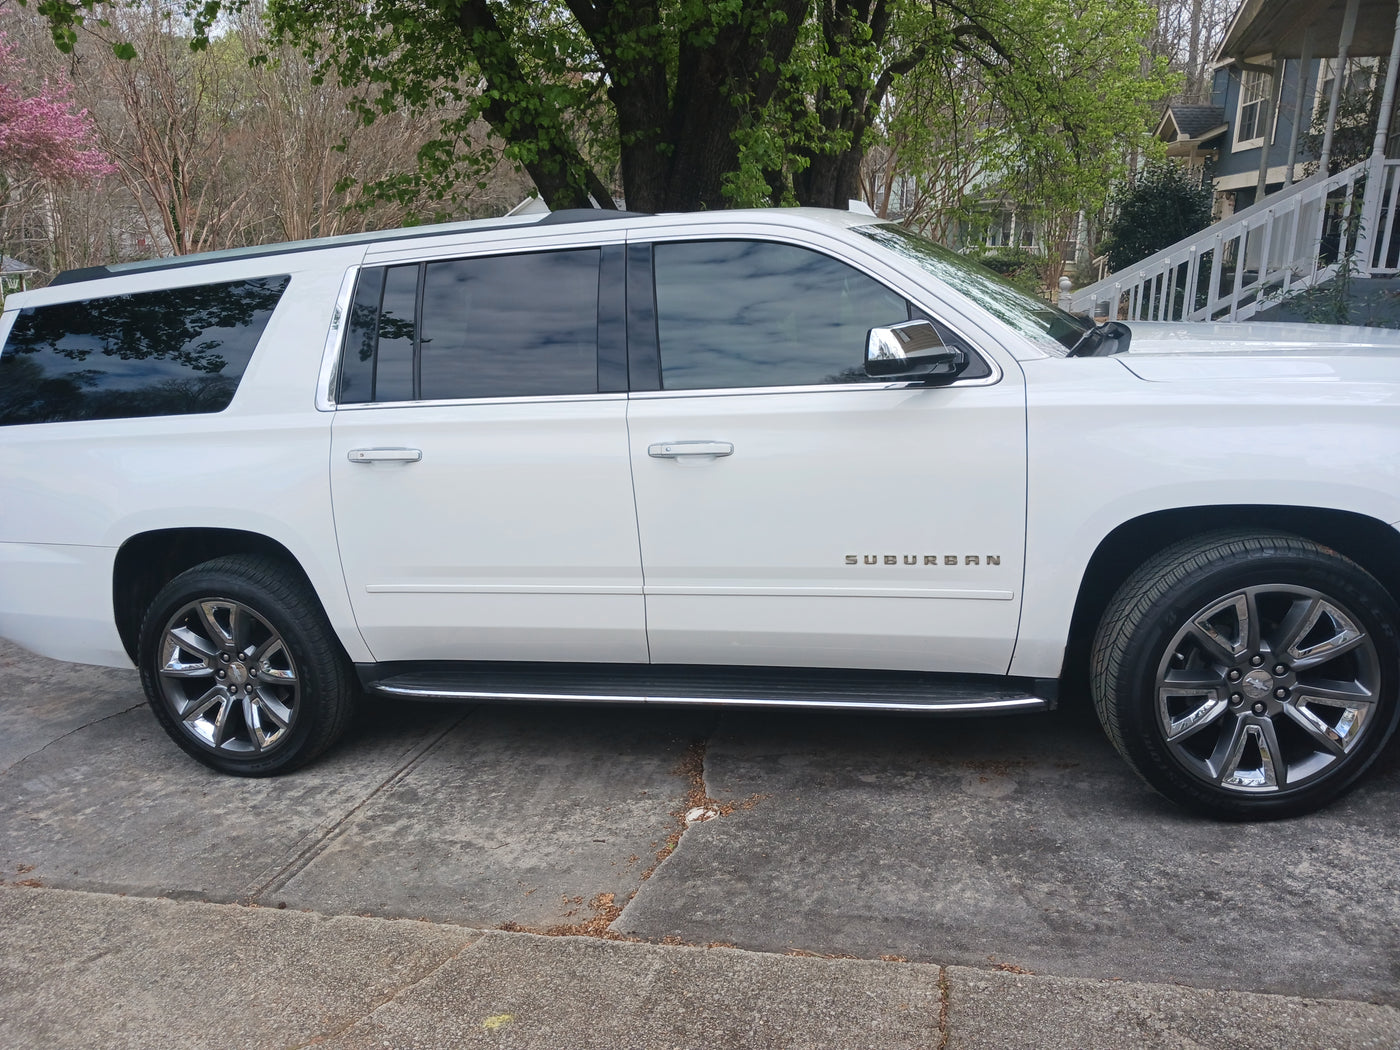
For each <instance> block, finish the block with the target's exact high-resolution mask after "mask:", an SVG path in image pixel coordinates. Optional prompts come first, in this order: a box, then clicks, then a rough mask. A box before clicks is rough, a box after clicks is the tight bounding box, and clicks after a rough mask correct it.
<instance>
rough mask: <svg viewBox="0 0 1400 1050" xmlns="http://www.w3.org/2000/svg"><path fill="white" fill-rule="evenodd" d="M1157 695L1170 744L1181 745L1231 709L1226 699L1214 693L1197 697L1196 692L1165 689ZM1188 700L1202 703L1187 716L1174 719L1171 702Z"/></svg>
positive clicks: (1206, 693)
mask: <svg viewBox="0 0 1400 1050" xmlns="http://www.w3.org/2000/svg"><path fill="white" fill-rule="evenodd" d="M1157 695H1158V701H1157V702H1158V705H1159V710H1160V711H1161V714H1162V723H1163V725H1165V726H1166V730H1167V741H1168V742H1169V743H1179V742H1181V741H1182V740H1185V739H1186V738H1187V737H1189V736H1192V735H1193V734H1195V733H1199V732H1200V731H1201V730H1202V729H1204V728H1206V726H1208V725H1210V724H1212V723H1213V722H1215V721H1216V720H1217V719H1219V718H1220V716H1221V715H1223V714H1224V713H1225V712H1226V711H1227V710H1228V709H1229V704H1228V703H1227V702H1226V701H1225V699H1224V698H1223V697H1221V696H1220V695H1219V694H1217V693H1214V692H1207V691H1201V692H1200V693H1199V695H1197V694H1196V693H1195V692H1194V691H1184V690H1180V689H1168V688H1163V689H1161V690H1160V691H1159V692H1158V694H1157ZM1187 698H1190V699H1193V700H1194V699H1199V701H1200V703H1199V704H1197V705H1196V706H1195V707H1193V708H1192V709H1191V710H1190V711H1188V712H1186V714H1184V715H1179V716H1177V717H1172V715H1171V709H1170V703H1169V702H1170V701H1171V700H1181V699H1187Z"/></svg>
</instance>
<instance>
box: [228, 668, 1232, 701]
mask: <svg viewBox="0 0 1400 1050" xmlns="http://www.w3.org/2000/svg"><path fill="white" fill-rule="evenodd" d="M228 680H229V684H230V685H242V684H243V683H244V682H246V681H248V668H246V667H244V666H243V665H242V664H229V667H228ZM1253 695H1254V694H1253V693H1251V694H1250V696H1253Z"/></svg>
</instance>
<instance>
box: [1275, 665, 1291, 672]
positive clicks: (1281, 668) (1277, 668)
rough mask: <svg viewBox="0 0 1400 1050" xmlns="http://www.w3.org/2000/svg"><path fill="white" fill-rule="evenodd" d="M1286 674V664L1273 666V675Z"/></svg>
mask: <svg viewBox="0 0 1400 1050" xmlns="http://www.w3.org/2000/svg"><path fill="white" fill-rule="evenodd" d="M1287 673H1288V666H1287V665H1286V664H1274V674H1287Z"/></svg>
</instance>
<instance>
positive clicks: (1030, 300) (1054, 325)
mask: <svg viewBox="0 0 1400 1050" xmlns="http://www.w3.org/2000/svg"><path fill="white" fill-rule="evenodd" d="M856 232H857V233H860V234H862V235H864V236H866V237H869V238H870V239H871V240H872V241H876V242H878V243H880V244H883V245H884V246H885V247H886V248H889V249H890V250H892V251H895V252H898V253H899V254H900V255H902V256H903V257H904V258H906V259H908V260H909V261H910V262H912V263H915V264H917V265H918V267H919V268H920V269H922V270H924V271H925V272H926V273H931V274H932V275H933V276H935V277H937V278H938V279H939V280H940V281H942V282H943V283H944V284H946V285H948V286H949V287H950V288H953V289H954V290H956V291H959V292H961V293H962V294H963V295H965V296H967V297H968V298H969V299H971V300H972V301H973V302H974V303H976V304H977V305H978V306H980V307H982V309H984V310H986V311H987V312H988V313H989V314H991V315H992V316H993V317H995V318H997V320H999V321H1004V322H1006V323H1007V324H1008V325H1010V326H1011V327H1012V328H1014V329H1015V330H1016V331H1017V332H1019V333H1020V334H1021V335H1023V336H1025V337H1026V338H1027V339H1029V340H1031V342H1033V343H1035V344H1036V345H1037V346H1039V347H1040V348H1041V349H1043V350H1048V351H1050V352H1051V353H1054V354H1063V353H1065V352H1066V351H1067V350H1070V349H1072V348H1073V347H1074V345H1075V344H1076V343H1078V342H1079V338H1080V336H1082V335H1083V334H1084V333H1085V332H1087V331H1088V330H1089V329H1091V328H1093V327H1094V326H1093V324H1091V323H1090V322H1089V321H1087V320H1085V319H1084V318H1080V317H1075V316H1074V315H1073V314H1067V313H1065V311H1063V310H1061V309H1060V308H1059V307H1057V306H1053V305H1051V304H1050V303H1048V302H1046V301H1045V300H1044V299H1038V298H1036V297H1035V296H1033V295H1028V294H1026V293H1025V292H1023V291H1021V290H1020V289H1019V288H1017V287H1016V286H1015V285H1013V284H1011V283H1009V282H1008V281H1005V280H1003V279H1002V278H1001V277H998V276H997V275H996V274H994V273H993V272H992V271H991V270H989V269H987V268H986V267H985V266H983V265H981V264H980V263H976V262H973V261H972V260H971V259H965V258H963V257H962V256H961V255H959V254H957V252H953V251H949V250H948V249H947V248H944V247H943V246H942V245H939V244H934V243H933V242H932V241H930V240H928V239H927V238H925V237H920V236H919V235H918V234H917V233H912V232H910V231H909V230H906V229H905V228H904V227H902V226H896V225H894V223H882V224H881V225H879V226H858V227H856Z"/></svg>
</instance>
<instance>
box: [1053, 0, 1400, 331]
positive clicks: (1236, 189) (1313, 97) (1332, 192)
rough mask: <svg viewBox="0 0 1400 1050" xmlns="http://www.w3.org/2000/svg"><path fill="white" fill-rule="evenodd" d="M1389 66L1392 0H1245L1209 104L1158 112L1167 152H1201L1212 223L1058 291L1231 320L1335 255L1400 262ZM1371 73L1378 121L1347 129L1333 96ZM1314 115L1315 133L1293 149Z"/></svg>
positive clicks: (1387, 269) (1359, 273) (1121, 305)
mask: <svg viewBox="0 0 1400 1050" xmlns="http://www.w3.org/2000/svg"><path fill="white" fill-rule="evenodd" d="M1397 71H1400V0H1244V2H1243V3H1242V4H1241V6H1240V8H1239V10H1238V11H1237V12H1236V14H1235V18H1234V20H1233V22H1232V23H1231V25H1230V28H1229V31H1228V32H1227V34H1226V37H1225V40H1224V42H1223V43H1222V44H1221V46H1220V49H1219V51H1218V52H1217V55H1216V64H1215V71H1214V77H1213V81H1212V86H1211V95H1210V98H1209V100H1208V102H1205V103H1203V104H1200V105H1182V106H1171V107H1169V108H1168V109H1167V111H1166V112H1165V113H1164V114H1163V116H1162V120H1161V122H1160V123H1159V125H1158V136H1159V137H1160V138H1162V139H1163V140H1164V141H1165V142H1166V146H1167V154H1168V156H1172V157H1176V158H1178V159H1180V160H1181V161H1182V162H1184V163H1186V164H1189V165H1192V166H1195V167H1204V166H1205V165H1207V164H1208V165H1209V168H1208V169H1207V170H1208V171H1209V173H1210V178H1211V183H1212V186H1213V188H1214V190H1215V197H1216V214H1217V216H1218V217H1219V221H1218V222H1216V223H1215V225H1213V226H1211V227H1209V228H1208V229H1206V230H1204V231H1202V232H1201V233H1199V234H1196V235H1194V236H1193V237H1190V238H1187V239H1186V240H1184V241H1182V242H1180V243H1178V244H1175V245H1172V246H1171V247H1169V248H1166V249H1164V250H1163V251H1161V252H1158V253H1157V254H1156V255H1153V256H1151V257H1150V258H1148V259H1144V260H1142V261H1141V262H1139V263H1136V264H1134V265H1133V266H1132V267H1130V268H1128V269H1126V270H1124V271H1121V272H1119V273H1115V274H1110V275H1109V276H1108V277H1106V278H1105V279H1104V280H1102V281H1099V282H1097V283H1095V284H1093V285H1090V286H1088V287H1086V288H1083V289H1080V290H1079V291H1077V292H1073V293H1067V294H1066V295H1064V296H1062V300H1063V301H1067V302H1068V305H1069V307H1070V308H1071V309H1074V310H1079V311H1086V312H1088V311H1092V312H1094V313H1096V314H1098V315H1104V316H1119V317H1124V318H1135V319H1138V320H1148V319H1162V320H1168V319H1170V320H1175V319H1192V320H1212V319H1229V320H1244V319H1247V318H1249V317H1252V316H1254V315H1255V314H1256V313H1258V312H1259V311H1260V310H1262V309H1265V308H1267V307H1269V306H1270V305H1271V304H1273V303H1276V302H1277V301H1278V300H1279V299H1280V298H1281V297H1282V296H1284V295H1286V294H1288V293H1290V292H1293V291H1298V290H1303V289H1306V288H1310V287H1314V286H1317V285H1320V284H1323V283H1325V282H1327V281H1329V280H1332V279H1333V278H1335V277H1336V276H1337V274H1338V273H1340V272H1342V270H1343V269H1344V268H1345V269H1348V270H1349V271H1350V272H1351V274H1352V275H1353V276H1355V277H1359V278H1360V279H1361V280H1362V281H1363V282H1364V281H1375V280H1384V279H1387V278H1395V277H1397V275H1400V207H1397V205H1398V204H1400V134H1398V133H1397V132H1400V114H1397V107H1396V105H1395V101H1396V99H1395V96H1396V79H1397ZM1339 73H1340V74H1341V75H1340V76H1339V75H1338V74H1339ZM1381 75H1384V82H1383V84H1382V85H1381V92H1380V101H1379V113H1378V124H1377V130H1376V132H1375V133H1374V135H1372V136H1371V137H1370V141H1369V142H1365V141H1358V136H1357V129H1356V128H1355V126H1354V122H1352V124H1351V125H1349V124H1348V121H1347V120H1346V119H1345V114H1346V111H1347V106H1346V102H1347V99H1348V94H1349V93H1352V92H1357V91H1366V92H1368V93H1369V92H1371V91H1372V90H1373V89H1374V88H1375V87H1376V81H1377V78H1379V77H1380V76H1381ZM1314 122H1316V123H1317V125H1318V126H1319V127H1320V128H1321V129H1322V138H1321V142H1320V143H1319V144H1318V148H1317V150H1316V151H1315V152H1313V151H1305V150H1304V149H1303V148H1302V147H1301V145H1300V142H1302V141H1303V139H1304V136H1305V134H1306V132H1307V131H1308V129H1309V128H1310V127H1311V126H1313V125H1314ZM1348 150H1350V151H1352V152H1353V154H1354V155H1351V156H1348V155H1347V154H1348ZM1344 159H1346V160H1352V161H1353V163H1351V164H1349V165H1346V166H1342V167H1341V170H1338V171H1333V172H1331V173H1330V174H1329V169H1331V168H1336V167H1338V166H1339V164H1334V163H1333V162H1334V161H1338V162H1341V161H1342V160H1344ZM1066 292H1067V289H1066Z"/></svg>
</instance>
